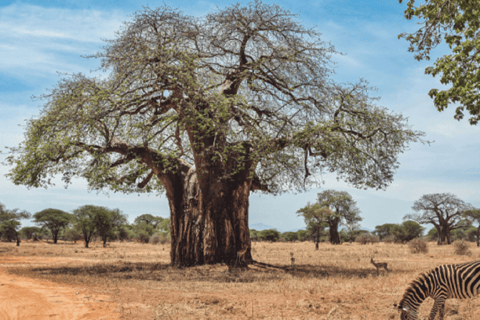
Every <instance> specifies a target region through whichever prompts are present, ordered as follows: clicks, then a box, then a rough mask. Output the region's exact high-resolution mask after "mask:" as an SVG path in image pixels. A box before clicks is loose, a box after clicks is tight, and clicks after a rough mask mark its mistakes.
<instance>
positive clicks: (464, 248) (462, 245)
mask: <svg viewBox="0 0 480 320" xmlns="http://www.w3.org/2000/svg"><path fill="white" fill-rule="evenodd" d="M453 248H454V252H455V254H458V255H465V256H470V255H471V254H472V252H471V251H470V248H469V246H468V242H466V241H463V240H462V241H455V242H454V243H453Z"/></svg>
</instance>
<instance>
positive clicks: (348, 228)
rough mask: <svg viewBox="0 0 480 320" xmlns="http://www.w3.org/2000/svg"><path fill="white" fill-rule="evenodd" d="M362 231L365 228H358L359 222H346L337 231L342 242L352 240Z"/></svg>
mask: <svg viewBox="0 0 480 320" xmlns="http://www.w3.org/2000/svg"><path fill="white" fill-rule="evenodd" d="M363 231H366V230H362V229H360V224H359V223H356V222H354V223H347V224H346V225H345V227H343V228H342V229H341V230H340V232H339V235H340V239H341V241H342V242H345V241H347V242H353V241H355V239H356V238H357V236H359V235H360V234H361V233H362V232H363ZM367 232H368V231H367Z"/></svg>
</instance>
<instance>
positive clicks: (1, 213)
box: [0, 203, 30, 246]
mask: <svg viewBox="0 0 480 320" xmlns="http://www.w3.org/2000/svg"><path fill="white" fill-rule="evenodd" d="M28 218H30V213H28V212H27V211H20V210H19V209H13V210H8V209H7V208H5V205H4V204H2V203H0V234H2V235H3V236H4V237H6V238H7V239H8V240H9V241H12V240H16V241H17V246H19V245H20V237H19V234H18V231H17V230H18V229H19V228H20V225H21V223H20V221H19V220H21V219H28Z"/></svg>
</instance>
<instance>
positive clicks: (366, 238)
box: [355, 233, 380, 244]
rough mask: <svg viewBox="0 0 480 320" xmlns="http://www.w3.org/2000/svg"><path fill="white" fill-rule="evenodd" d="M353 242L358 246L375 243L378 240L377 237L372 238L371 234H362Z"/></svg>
mask: <svg viewBox="0 0 480 320" xmlns="http://www.w3.org/2000/svg"><path fill="white" fill-rule="evenodd" d="M355 241H356V242H358V243H360V244H367V243H377V242H378V241H380V239H379V238H378V236H374V235H373V234H370V233H362V234H360V235H358V236H357V237H356V238H355Z"/></svg>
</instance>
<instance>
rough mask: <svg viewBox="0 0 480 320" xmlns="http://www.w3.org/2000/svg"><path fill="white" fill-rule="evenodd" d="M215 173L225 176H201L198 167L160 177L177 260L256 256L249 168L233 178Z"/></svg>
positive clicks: (235, 261)
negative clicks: (252, 239) (250, 221)
mask: <svg viewBox="0 0 480 320" xmlns="http://www.w3.org/2000/svg"><path fill="white" fill-rule="evenodd" d="M215 176H216V177H218V176H220V175H218V174H215V173H213V174H211V175H208V173H207V174H204V175H203V176H202V178H201V180H199V179H198V175H197V173H196V172H195V169H193V168H191V169H190V170H189V171H188V172H187V174H185V175H183V176H182V175H181V174H176V175H175V176H173V175H170V176H169V177H168V178H167V177H165V176H162V175H160V176H159V178H160V179H161V180H162V183H163V185H164V186H165V189H166V193H167V198H168V201H169V205H170V215H171V219H170V223H171V252H170V258H171V263H172V264H173V265H179V266H193V265H202V264H214V263H226V264H228V265H246V264H248V263H249V262H250V261H251V260H252V256H251V243H250V232H249V229H248V204H249V202H248V199H249V194H250V188H251V180H249V179H247V178H246V174H245V173H244V172H242V173H240V174H237V175H235V176H234V177H233V179H222V180H219V179H216V178H215ZM210 177H211V178H210Z"/></svg>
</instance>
